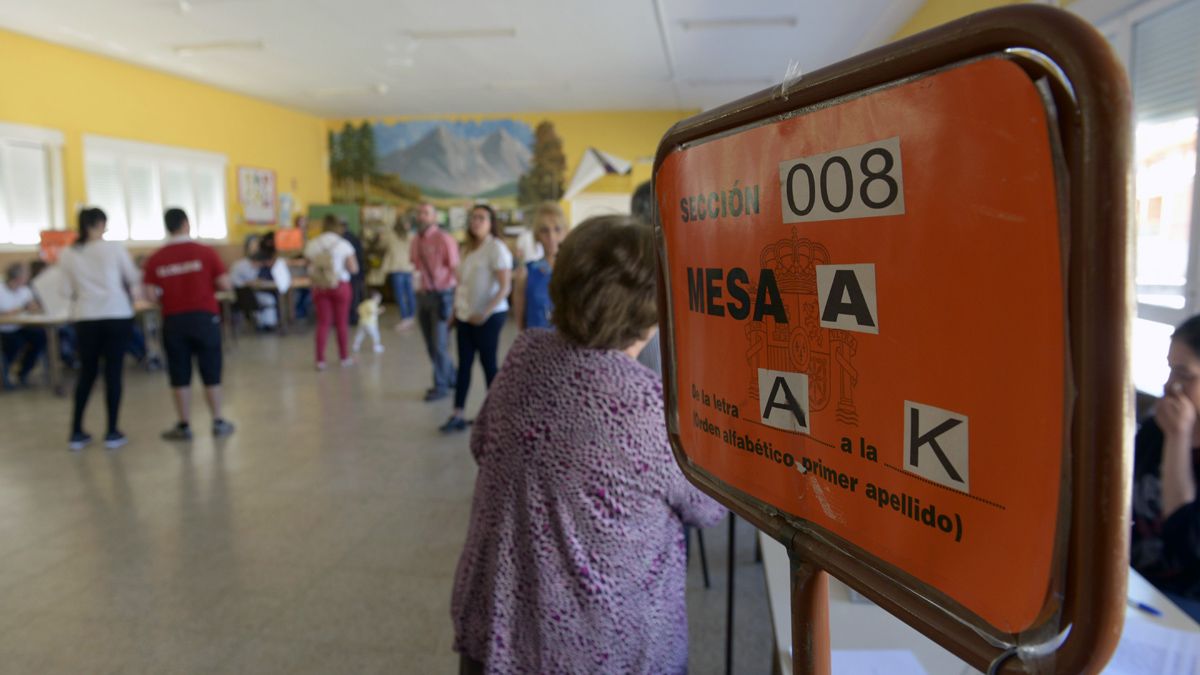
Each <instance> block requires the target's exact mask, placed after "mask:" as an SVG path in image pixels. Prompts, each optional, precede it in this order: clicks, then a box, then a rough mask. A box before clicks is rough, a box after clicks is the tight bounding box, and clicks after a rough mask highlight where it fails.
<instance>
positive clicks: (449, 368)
mask: <svg viewBox="0 0 1200 675" xmlns="http://www.w3.org/2000/svg"><path fill="white" fill-rule="evenodd" d="M453 311H454V289H450V290H446V291H431V292H423V293H421V294H420V295H418V296H417V320H418V321H419V322H420V324H421V337H423V338H425V351H426V352H428V354H429V360H430V361H432V362H433V391H435V392H439V393H441V392H445V391H447V390H448V389H450V387H453V386H454V380H455V373H454V362H453V361H451V360H450V326H449V324H448V322H449V320H450V314H451V312H453Z"/></svg>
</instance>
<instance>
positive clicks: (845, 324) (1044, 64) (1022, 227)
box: [654, 5, 1132, 675]
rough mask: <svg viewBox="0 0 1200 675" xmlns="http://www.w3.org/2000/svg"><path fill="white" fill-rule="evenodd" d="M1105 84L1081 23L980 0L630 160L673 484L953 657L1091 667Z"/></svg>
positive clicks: (1125, 214)
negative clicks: (649, 181)
mask: <svg viewBox="0 0 1200 675" xmlns="http://www.w3.org/2000/svg"><path fill="white" fill-rule="evenodd" d="M1130 108H1131V106H1130V95H1129V89H1128V83H1127V81H1126V78H1125V75H1124V71H1123V68H1122V67H1121V66H1120V64H1119V62H1118V60H1117V59H1116V57H1115V56H1114V55H1113V53H1112V50H1111V48H1110V47H1109V45H1108V44H1107V42H1106V41H1105V39H1104V38H1103V36H1101V35H1100V34H1099V33H1097V32H1096V31H1095V30H1094V29H1093V28H1092V27H1091V26H1089V25H1087V24H1086V23H1084V22H1083V21H1082V20H1080V19H1079V18H1077V17H1075V16H1073V15H1070V14H1068V13H1066V12H1063V11H1061V10H1058V9H1054V8H1050V7H1044V6H1029V5H1026V6H1018V7H1006V8H1001V9H997V10H991V11H988V12H982V13H979V14H976V15H973V16H970V17H967V18H965V19H962V20H959V21H955V22H952V23H950V24H946V25H945V26H941V27H939V28H936V29H933V30H931V31H927V32H925V33H922V34H920V35H916V36H913V37H911V38H908V39H905V40H902V41H899V42H897V43H894V44H891V45H887V46H885V47H882V48H880V49H877V50H875V51H872V52H868V53H866V54H862V55H859V56H856V57H854V58H852V59H849V60H847V61H844V62H842V63H838V64H834V65H832V66H829V67H827V68H824V69H822V70H819V71H816V72H814V73H811V74H809V75H807V76H805V77H804V78H803V79H802V80H799V81H797V82H784V83H783V84H781V85H780V86H778V87H775V88H772V89H769V90H766V91H763V92H760V93H759V94H755V95H752V96H749V97H747V98H745V99H742V100H739V101H735V102H733V103H730V104H727V105H725V106H722V107H720V108H717V109H714V110H710V111H708V112H705V113H703V114H701V115H698V116H696V117H694V118H690V119H688V120H685V121H683V122H680V123H679V124H677V125H676V126H675V127H674V128H672V130H671V131H670V132H669V133H668V134H667V136H666V137H665V138H664V139H663V141H662V143H661V144H660V146H659V152H658V156H657V159H656V161H655V169H654V186H655V200H656V206H657V214H656V223H657V233H658V236H659V262H660V265H659V281H660V284H659V308H660V309H659V311H660V321H659V325H660V329H661V331H662V345H663V348H664V352H665V353H664V359H663V364H664V378H663V384H664V395H665V398H666V411H667V424H668V430H669V434H670V437H671V443H672V447H673V449H674V452H675V456H676V459H677V461H678V462H679V464H680V466H681V468H682V469H683V472H684V474H685V475H686V476H687V477H688V478H689V479H690V480H691V481H692V482H693V483H695V484H696V485H698V486H699V487H701V488H702V489H703V490H704V491H705V492H707V493H708V494H710V495H712V496H713V497H714V498H716V499H718V500H719V501H721V502H722V503H724V504H726V505H727V506H729V507H730V509H731V510H732V511H734V512H735V513H736V514H737V515H738V516H740V517H742V518H745V519H746V520H748V521H749V522H750V523H751V524H753V525H754V526H755V527H756V528H758V529H759V530H761V531H763V532H764V533H765V534H767V535H769V536H771V537H773V538H775V539H776V540H778V541H780V542H782V543H783V544H784V546H785V547H786V548H787V549H788V551H789V555H790V558H791V582H792V598H791V605H792V613H793V620H792V621H793V624H792V625H793V629H792V639H793V653H792V660H793V665H794V668H795V672H796V673H798V674H803V675H827V674H828V673H829V672H830V669H831V658H832V656H831V653H830V642H829V607H828V575H830V574H832V575H833V576H835V577H837V578H838V579H839V580H841V581H842V582H844V583H846V584H847V585H848V586H850V587H851V588H854V589H855V590H857V591H858V592H860V593H862V594H863V595H864V596H866V597H867V598H869V599H870V600H872V601H874V602H875V604H877V605H879V606H880V607H881V608H883V609H884V610H885V611H888V612H890V613H892V614H894V615H896V616H897V617H899V618H900V619H901V620H903V621H905V622H906V623H908V624H910V625H912V626H913V627H914V628H916V629H917V630H919V631H921V632H922V633H924V634H925V635H927V636H929V637H930V638H931V639H933V640H934V641H936V642H938V643H939V644H941V645H942V646H944V647H945V648H946V649H948V650H949V651H951V652H953V653H954V654H956V655H957V656H959V657H960V658H962V659H964V660H965V661H967V662H968V663H970V664H971V665H972V666H974V667H976V668H979V669H981V670H984V671H987V672H996V673H1038V674H1039V675H1040V674H1042V673H1062V674H1067V673H1071V674H1074V673H1088V672H1098V671H1099V670H1100V669H1101V668H1103V666H1104V664H1105V663H1106V662H1107V660H1108V658H1109V656H1110V655H1111V653H1112V651H1113V649H1114V648H1115V647H1116V643H1117V639H1118V638H1119V636H1120V631H1121V626H1122V623H1123V619H1124V606H1125V577H1126V575H1127V570H1128V534H1129V533H1128V530H1129V524H1128V523H1129V517H1130V513H1129V508H1130V507H1129V503H1130V490H1131V486H1130V481H1131V469H1132V467H1131V452H1130V450H1131V449H1130V448H1129V438H1130V436H1131V435H1130V434H1129V433H1128V432H1129V425H1130V420H1129V418H1128V415H1127V397H1128V390H1129V389H1128V387H1129V381H1128V374H1127V373H1126V371H1125V367H1124V366H1125V364H1126V363H1127V361H1128V351H1129V341H1130V325H1131V323H1130V316H1129V307H1130V302H1129V298H1131V297H1132V285H1131V276H1130V274H1129V270H1128V262H1129V260H1128V256H1127V254H1126V242H1127V240H1128V239H1129V206H1130V186H1131V182H1130V171H1129V167H1130V161H1129V160H1130V154H1131V145H1132V144H1131V138H1130V121H1129V115H1130Z"/></svg>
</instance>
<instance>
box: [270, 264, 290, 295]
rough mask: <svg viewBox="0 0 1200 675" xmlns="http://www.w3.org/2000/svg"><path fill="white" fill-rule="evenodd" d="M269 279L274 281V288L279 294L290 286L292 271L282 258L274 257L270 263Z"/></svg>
mask: <svg viewBox="0 0 1200 675" xmlns="http://www.w3.org/2000/svg"><path fill="white" fill-rule="evenodd" d="M271 279H273V280H274V281H275V288H277V289H278V290H279V292H280V293H281V294H282V293H287V292H288V289H289V288H291V287H292V271H291V270H289V269H288V264H287V262H286V261H285V260H284V259H283V258H276V259H275V262H274V264H272V265H271Z"/></svg>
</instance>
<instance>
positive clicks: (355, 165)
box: [329, 119, 566, 208]
mask: <svg viewBox="0 0 1200 675" xmlns="http://www.w3.org/2000/svg"><path fill="white" fill-rule="evenodd" d="M329 156H330V175H331V178H332V183H333V185H332V193H333V199H334V201H335V202H339V203H357V204H364V205H367V204H392V205H396V206H407V205H411V204H412V203H413V202H416V201H417V200H420V199H429V200H431V201H434V202H437V203H439V205H444V206H449V205H450V204H461V203H462V202H463V201H464V200H487V201H489V202H491V203H493V204H495V205H496V206H497V207H501V208H505V207H507V208H512V207H515V206H516V205H517V204H518V202H520V203H532V202H536V201H540V200H541V199H552V198H557V197H559V196H561V195H562V184H563V176H564V173H565V170H566V161H565V157H564V156H563V153H562V140H561V139H560V138H559V137H558V134H557V133H556V132H555V131H554V125H553V124H552V123H550V122H542V123H540V124H539V125H538V128H537V130H536V132H535V130H534V129H532V128H531V127H530V126H529V125H528V124H526V123H525V122H519V121H517V120H512V119H495V120H480V121H448V120H420V121H412V122H397V123H395V124H384V123H374V124H372V123H369V122H363V123H362V124H360V125H358V126H355V125H352V124H349V123H347V124H346V125H345V126H343V127H342V130H341V131H340V132H332V131H331V132H330V133H329Z"/></svg>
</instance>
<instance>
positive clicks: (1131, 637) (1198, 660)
mask: <svg viewBox="0 0 1200 675" xmlns="http://www.w3.org/2000/svg"><path fill="white" fill-rule="evenodd" d="M1145 673H1155V674H1156V675H1194V674H1195V673H1200V633H1193V632H1189V631H1181V630H1176V629H1174V628H1166V627H1163V626H1158V625H1155V624H1153V623H1151V622H1149V621H1146V620H1145V619H1142V618H1140V617H1138V616H1137V615H1135V614H1128V615H1126V617H1125V629H1124V631H1123V632H1122V633H1121V641H1120V642H1119V643H1118V644H1117V651H1116V653H1114V654H1113V657H1112V660H1111V661H1109V662H1108V667H1107V668H1105V669H1104V674H1105V675H1144V674H1145Z"/></svg>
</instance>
